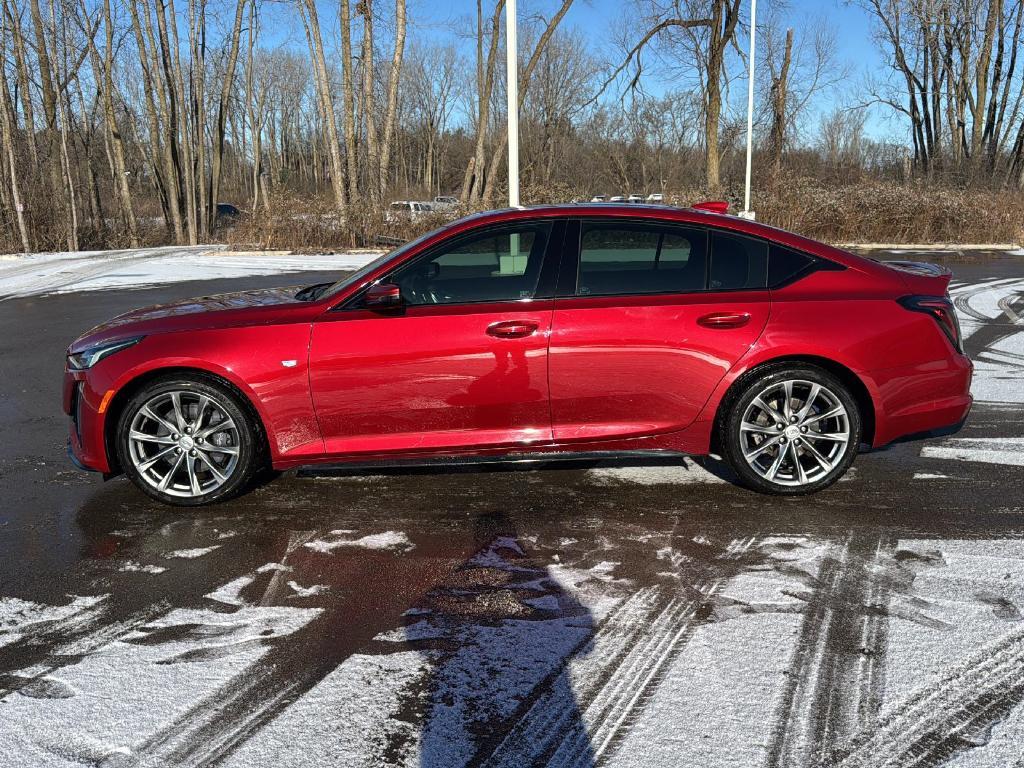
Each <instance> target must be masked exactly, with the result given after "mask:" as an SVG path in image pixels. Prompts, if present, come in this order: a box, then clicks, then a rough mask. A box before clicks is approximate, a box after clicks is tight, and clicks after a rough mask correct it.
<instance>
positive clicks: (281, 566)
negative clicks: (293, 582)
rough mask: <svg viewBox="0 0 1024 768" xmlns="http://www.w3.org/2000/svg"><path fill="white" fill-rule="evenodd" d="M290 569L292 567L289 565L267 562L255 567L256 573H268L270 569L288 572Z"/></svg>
mask: <svg viewBox="0 0 1024 768" xmlns="http://www.w3.org/2000/svg"><path fill="white" fill-rule="evenodd" d="M291 570H292V567H291V566H290V565H285V564H284V563H267V564H265V565H261V566H260V567H259V568H257V569H256V573H270V572H272V571H278V572H280V573H288V572H289V571H291Z"/></svg>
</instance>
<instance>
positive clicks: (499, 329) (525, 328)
mask: <svg viewBox="0 0 1024 768" xmlns="http://www.w3.org/2000/svg"><path fill="white" fill-rule="evenodd" d="M536 330H537V323H533V322H530V321H529V320H503V321H502V322H500V323H491V325H489V326H487V335H488V336H497V337H498V338H499V339H522V338H524V337H526V336H532V335H533V334H534V332H535V331H536Z"/></svg>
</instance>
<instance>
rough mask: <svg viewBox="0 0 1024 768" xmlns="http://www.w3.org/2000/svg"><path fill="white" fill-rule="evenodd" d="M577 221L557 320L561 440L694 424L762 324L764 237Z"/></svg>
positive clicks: (554, 373) (553, 378) (553, 356)
mask: <svg viewBox="0 0 1024 768" xmlns="http://www.w3.org/2000/svg"><path fill="white" fill-rule="evenodd" d="M577 226H579V231H578V232H576V231H575V230H574V231H573V232H572V233H571V234H569V235H567V238H566V243H567V245H566V250H567V262H566V265H565V266H563V270H565V269H567V268H568V269H569V270H571V271H572V272H573V273H574V274H569V273H567V277H568V278H570V279H569V280H567V281H565V280H563V279H560V280H559V284H560V285H559V289H560V290H559V297H558V298H556V304H555V313H554V320H553V321H552V328H551V345H550V351H549V354H550V360H549V366H550V384H551V413H552V428H553V437H554V439H555V440H556V441H558V442H568V441H574V440H601V439H614V438H628V437H637V436H641V435H648V434H655V433H664V432H671V431H675V430H679V429H683V428H685V427H687V426H689V424H690V423H692V422H693V421H694V419H696V417H697V415H698V414H699V413H700V411H701V409H702V408H703V407H704V405H705V403H707V401H708V399H709V398H710V396H711V393H712V391H713V390H714V388H715V386H716V385H717V384H718V383H719V382H720V381H721V380H722V378H723V377H724V376H725V374H726V372H727V371H728V370H729V369H730V368H731V367H732V366H733V365H734V364H735V363H736V361H737V360H739V358H740V357H741V356H742V355H743V354H744V353H745V352H746V351H747V350H748V349H750V346H751V345H752V344H753V343H754V342H755V341H756V340H757V338H758V337H759V336H760V334H761V331H762V330H763V329H764V326H765V324H766V323H767V320H768V311H769V307H770V302H769V296H768V291H767V290H766V289H765V283H766V269H767V267H766V265H767V246H766V245H765V244H764V243H762V242H760V241H757V240H753V239H750V238H745V237H739V236H733V235H731V234H724V233H718V232H709V231H708V230H705V229H703V228H698V227H691V226H685V225H669V224H646V223H642V222H635V223H634V222H624V221H619V222H607V221H603V222H602V221H593V222H588V221H583V222H581V223H579V224H578V225H577ZM570 237H571V238H578V242H579V248H578V250H577V253H578V258H576V259H572V258H568V252H569V250H570V249H569V246H568V243H569V242H570ZM572 278H574V279H572ZM568 294H571V295H568Z"/></svg>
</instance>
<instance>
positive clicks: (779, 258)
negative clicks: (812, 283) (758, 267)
mask: <svg viewBox="0 0 1024 768" xmlns="http://www.w3.org/2000/svg"><path fill="white" fill-rule="evenodd" d="M814 266H815V260H814V259H813V258H812V257H811V256H808V255H807V254H806V253H800V251H794V250H793V249H792V248H785V247H783V246H781V245H773V246H772V247H771V249H770V250H769V252H768V287H769V288H778V287H780V286H783V285H786V284H787V283H791V282H793V281H794V280H796V279H797V278H799V277H802V276H803V275H805V274H807V273H808V272H810V271H811V270H812V269H814Z"/></svg>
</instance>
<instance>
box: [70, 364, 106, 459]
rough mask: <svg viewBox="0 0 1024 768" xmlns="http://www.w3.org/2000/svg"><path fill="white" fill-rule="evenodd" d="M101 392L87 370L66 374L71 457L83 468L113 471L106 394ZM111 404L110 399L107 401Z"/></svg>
mask: <svg viewBox="0 0 1024 768" xmlns="http://www.w3.org/2000/svg"><path fill="white" fill-rule="evenodd" d="M105 392H106V390H103V391H100V392H97V391H96V390H95V389H94V387H93V383H92V382H91V380H90V378H89V377H88V375H87V372H86V371H65V372H64V397H63V406H64V413H66V414H67V415H68V416H69V417H70V418H69V420H68V456H69V457H70V458H71V461H72V463H73V464H74V465H75V466H76V467H78V468H79V469H84V470H87V471H91V472H102V473H104V474H109V473H110V472H111V467H110V463H109V461H108V459H107V446H106V438H105V425H106V413H105V412H104V411H105V407H104V394H105ZM107 403H108V404H109V398H107Z"/></svg>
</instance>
